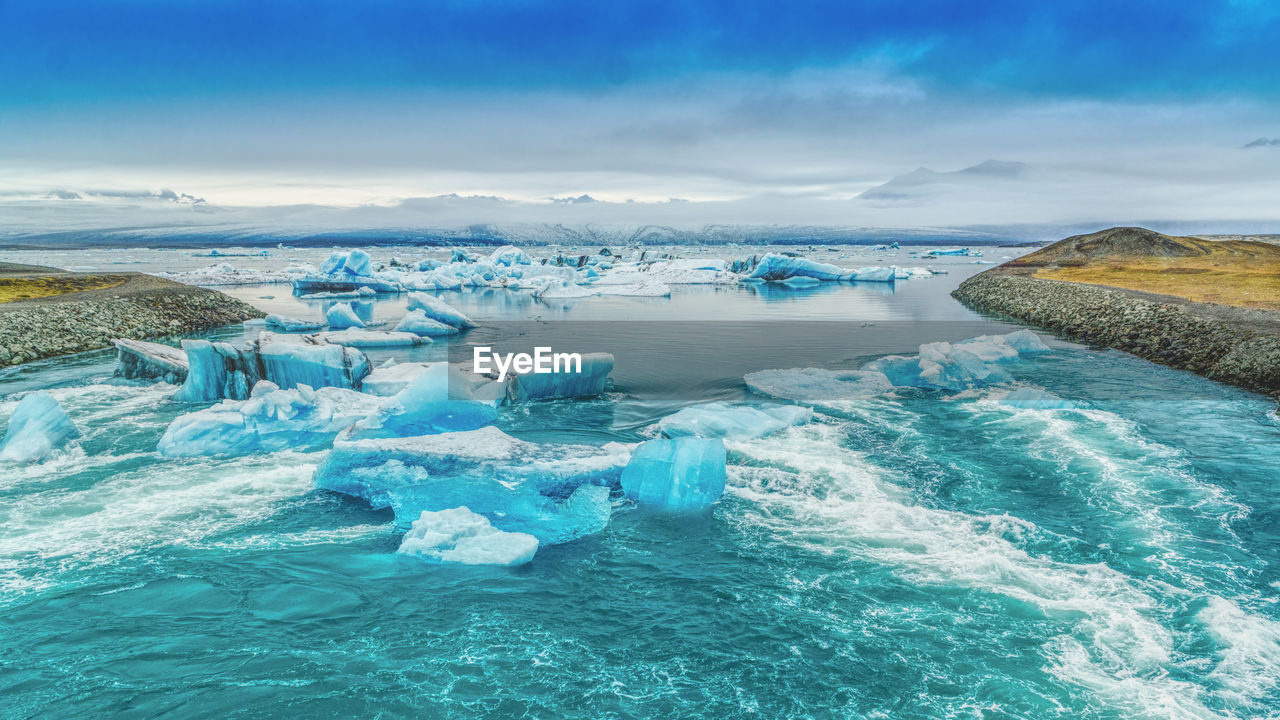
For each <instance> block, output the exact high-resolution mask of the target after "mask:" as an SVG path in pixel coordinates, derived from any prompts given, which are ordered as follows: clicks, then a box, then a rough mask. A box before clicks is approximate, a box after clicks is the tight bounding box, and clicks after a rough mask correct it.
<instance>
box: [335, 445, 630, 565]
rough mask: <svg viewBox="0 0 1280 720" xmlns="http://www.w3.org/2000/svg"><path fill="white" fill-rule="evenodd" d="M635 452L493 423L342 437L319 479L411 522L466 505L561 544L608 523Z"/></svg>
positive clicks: (496, 520) (500, 523)
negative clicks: (540, 436)
mask: <svg viewBox="0 0 1280 720" xmlns="http://www.w3.org/2000/svg"><path fill="white" fill-rule="evenodd" d="M629 456H630V448H629V447H625V446H618V445H606V446H604V447H592V446H585V445H562V444H551V443H531V442H525V441H523V440H518V439H516V438H513V437H511V436H510V435H507V434H506V433H504V432H502V431H501V430H499V429H497V428H495V427H484V428H480V429H478V430H470V431H461V432H450V433H441V434H438V435H423V436H418V437H409V438H380V439H361V440H344V439H342V438H339V439H338V440H337V441H335V443H334V448H333V450H332V451H331V452H330V453H329V455H328V456H327V457H326V458H325V460H324V461H323V462H322V463H321V464H320V466H319V467H318V468H317V469H316V473H315V479H316V485H317V487H319V488H321V489H326V490H333V491H336V492H340V493H345V494H347V495H352V496H354V497H358V498H361V499H363V500H365V501H366V502H368V503H369V504H370V505H372V506H373V507H375V508H385V507H389V508H392V509H393V510H394V511H395V513H396V518H397V520H398V521H400V522H402V523H408V522H411V521H412V520H413V519H414V518H417V517H418V516H419V515H420V514H421V512H422V511H423V510H432V511H435V510H445V509H448V508H453V507H459V506H464V505H465V506H466V507H468V508H471V509H472V510H473V511H475V512H477V513H480V514H482V515H484V516H486V517H488V518H489V519H490V520H491V521H493V523H494V525H495V526H496V527H498V528H500V529H502V530H508V531H519V532H527V533H530V534H532V535H534V536H535V537H537V538H538V539H539V540H540V541H541V542H543V543H546V544H551V543H556V542H566V541H568V540H571V539H573V538H575V537H580V536H582V535H585V534H589V533H591V532H596V531H598V530H599V529H600V528H602V527H604V526H605V524H607V523H608V513H609V510H610V508H609V505H608V503H607V502H601V499H602V498H604V499H605V500H607V494H608V489H607V487H608V486H612V485H616V484H617V483H618V481H619V478H620V477H621V473H622V468H623V467H624V466H625V465H626V463H627V459H628V457H629ZM590 486H600V487H599V489H598V490H591V489H589V488H590ZM601 493H603V494H601Z"/></svg>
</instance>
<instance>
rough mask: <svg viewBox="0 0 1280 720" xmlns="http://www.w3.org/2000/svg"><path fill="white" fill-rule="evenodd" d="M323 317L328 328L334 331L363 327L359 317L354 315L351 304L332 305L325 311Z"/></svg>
mask: <svg viewBox="0 0 1280 720" xmlns="http://www.w3.org/2000/svg"><path fill="white" fill-rule="evenodd" d="M324 316H325V319H326V320H327V321H328V322H329V327H331V328H333V329H334V330H345V329H347V328H362V327H364V321H363V320H361V319H360V316H359V315H356V311H355V309H354V308H352V307H351V303H341V302H340V303H334V304H332V305H330V306H329V309H328V310H326V311H325V313H324Z"/></svg>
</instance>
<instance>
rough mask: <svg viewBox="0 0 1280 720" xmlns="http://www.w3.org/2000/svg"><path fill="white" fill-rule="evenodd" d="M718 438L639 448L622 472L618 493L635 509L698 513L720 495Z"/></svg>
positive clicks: (721, 476) (721, 462)
mask: <svg viewBox="0 0 1280 720" xmlns="http://www.w3.org/2000/svg"><path fill="white" fill-rule="evenodd" d="M724 482H725V449H724V441H723V440H721V439H720V438H695V437H679V438H671V439H660V440H649V441H646V442H643V443H641V444H640V447H638V448H636V450H635V452H634V453H632V455H631V461H630V462H628V463H627V466H626V468H625V469H623V471H622V491H623V492H624V493H626V494H627V497H629V498H631V499H632V500H635V501H636V503H637V504H639V505H645V506H652V507H660V508H666V509H670V510H698V509H702V508H706V507H710V506H711V505H713V504H715V502H716V501H717V500H719V499H720V496H721V495H723V494H724Z"/></svg>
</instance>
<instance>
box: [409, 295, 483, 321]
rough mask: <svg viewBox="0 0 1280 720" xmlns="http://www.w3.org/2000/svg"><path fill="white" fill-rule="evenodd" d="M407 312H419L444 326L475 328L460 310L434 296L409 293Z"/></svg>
mask: <svg viewBox="0 0 1280 720" xmlns="http://www.w3.org/2000/svg"><path fill="white" fill-rule="evenodd" d="M408 309H409V310H421V311H422V312H423V313H424V314H425V315H426V316H427V317H429V318H431V319H432V320H436V321H438V322H442V323H444V324H445V325H452V326H453V327H456V328H459V329H463V328H473V327H475V326H476V324H475V323H474V322H472V321H471V318H469V317H467V316H466V315H465V314H463V312H462V311H461V310H458V309H457V308H455V307H454V306H452V305H450V304H449V303H447V302H445V301H443V300H441V299H440V298H438V297H435V296H434V295H428V294H427V293H423V292H413V293H409V302H408Z"/></svg>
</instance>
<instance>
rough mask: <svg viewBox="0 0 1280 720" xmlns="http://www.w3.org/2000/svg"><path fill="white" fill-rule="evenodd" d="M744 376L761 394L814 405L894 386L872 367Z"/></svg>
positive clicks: (862, 395)
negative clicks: (869, 368) (867, 368)
mask: <svg viewBox="0 0 1280 720" xmlns="http://www.w3.org/2000/svg"><path fill="white" fill-rule="evenodd" d="M742 379H743V381H744V382H745V383H746V384H747V387H749V388H751V389H752V390H754V391H755V392H758V393H760V394H761V395H768V396H770V397H776V398H780V399H782V400H790V401H791V402H798V403H810V404H815V405H823V404H826V403H828V402H829V401H831V400H833V399H842V398H849V397H869V396H872V395H880V394H882V393H886V392H889V391H890V390H892V389H893V384H892V383H890V382H889V378H887V377H885V374H884V373H882V372H878V371H873V370H823V369H821V368H794V369H791V370H761V371H759V372H753V373H747V374H746V375H745V376H743V378H742Z"/></svg>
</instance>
